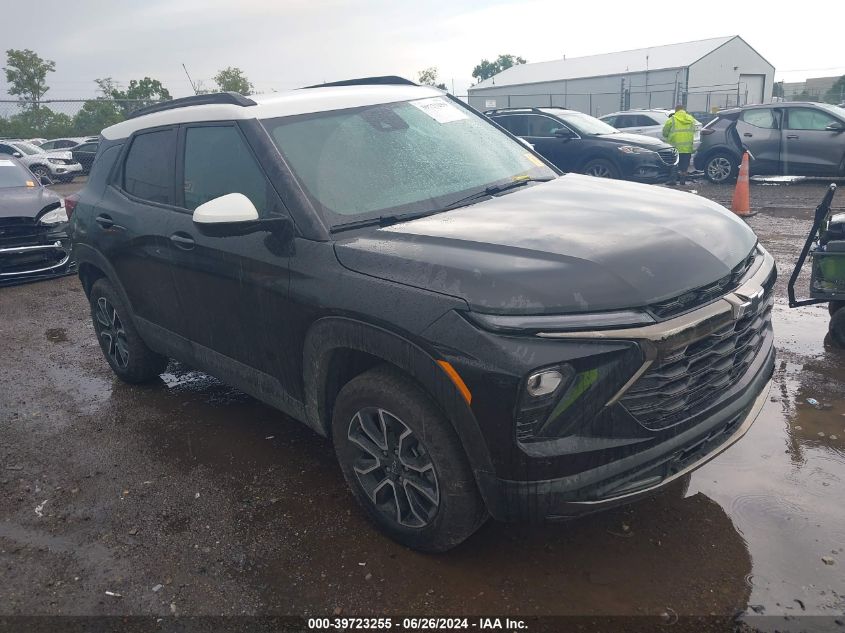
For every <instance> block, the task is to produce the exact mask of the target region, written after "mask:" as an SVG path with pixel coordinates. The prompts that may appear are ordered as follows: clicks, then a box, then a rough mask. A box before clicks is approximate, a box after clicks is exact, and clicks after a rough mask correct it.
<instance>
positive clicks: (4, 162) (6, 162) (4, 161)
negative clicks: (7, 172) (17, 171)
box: [0, 158, 15, 167]
mask: <svg viewBox="0 0 845 633" xmlns="http://www.w3.org/2000/svg"><path fill="white" fill-rule="evenodd" d="M14 166H15V164H14V163H13V162H12V161H10V160H9V159H7V158H3V159H0V167H14Z"/></svg>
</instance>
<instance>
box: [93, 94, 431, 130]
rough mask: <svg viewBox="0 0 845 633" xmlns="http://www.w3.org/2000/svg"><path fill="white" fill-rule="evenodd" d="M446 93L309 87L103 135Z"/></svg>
mask: <svg viewBox="0 0 845 633" xmlns="http://www.w3.org/2000/svg"><path fill="white" fill-rule="evenodd" d="M443 94H444V93H443V91H442V90H438V89H437V88H429V87H427V86H407V85H360V86H329V87H325V88H307V89H300V90H289V91H286V92H278V93H273V94H271V95H255V96H252V97H250V98H251V99H252V100H253V101H255V102H256V105H254V106H239V105H230V104H209V105H195V106H185V107H181V108H174V109H172V110H162V111H161V112H153V113H151V114H145V115H143V116H139V117H137V118H135V119H128V120H126V121H123V122H121V123H117V124H116V125H112V126H111V127H107V128H106V129H105V130H103V136H104V137H105V138H107V139H110V140H114V139H119V138H126V137H127V136H129V135H130V134H132V133H133V132H136V131H137V130H143V129H146V128H150V127H156V126H159V125H174V124H177V123H193V122H195V121H232V120H239V119H272V118H274V117H279V116H292V115H295V114H308V113H310V112H328V111H329V110H342V109H344V108H355V107H360V106H368V105H376V104H379V103H395V102H397V101H409V100H411V99H425V98H428V97H439V96H443Z"/></svg>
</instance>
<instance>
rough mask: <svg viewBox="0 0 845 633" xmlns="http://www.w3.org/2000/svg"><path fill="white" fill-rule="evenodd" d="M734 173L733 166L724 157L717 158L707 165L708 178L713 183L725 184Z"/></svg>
mask: <svg viewBox="0 0 845 633" xmlns="http://www.w3.org/2000/svg"><path fill="white" fill-rule="evenodd" d="M731 171H733V165H731V161H729V160H728V159H727V158H725V157H724V156H716V157H715V158H713V159H712V160H710V162H708V163H707V176H708V177H709V178H710V180H712V181H713V182H723V181H725V180H727V179H728V177H729V176H730V175H731Z"/></svg>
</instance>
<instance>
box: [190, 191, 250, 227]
mask: <svg viewBox="0 0 845 633" xmlns="http://www.w3.org/2000/svg"><path fill="white" fill-rule="evenodd" d="M193 220H194V222H196V223H197V224H232V223H240V222H255V221H256V220H258V210H257V209H256V208H255V205H254V204H252V201H251V200H250V199H249V198H247V197H246V196H245V195H244V194H242V193H227V194H226V195H225V196H220V197H219V198H214V199H213V200H209V201H208V202H205V203H203V204H201V205H200V206H198V207H197V208H196V209H195V210H194V215H193Z"/></svg>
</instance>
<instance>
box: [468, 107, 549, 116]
mask: <svg viewBox="0 0 845 633" xmlns="http://www.w3.org/2000/svg"><path fill="white" fill-rule="evenodd" d="M558 109H559V110H563V109H564V108H558ZM525 110H528V111H529V112H539V113H540V114H545V112H543V111H542V110H541V109H540V108H534V107H531V106H526V107H524V108H518V107H513V108H494V109H493V110H485V111H484V112H483V114H496V113H497V112H514V111H525Z"/></svg>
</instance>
